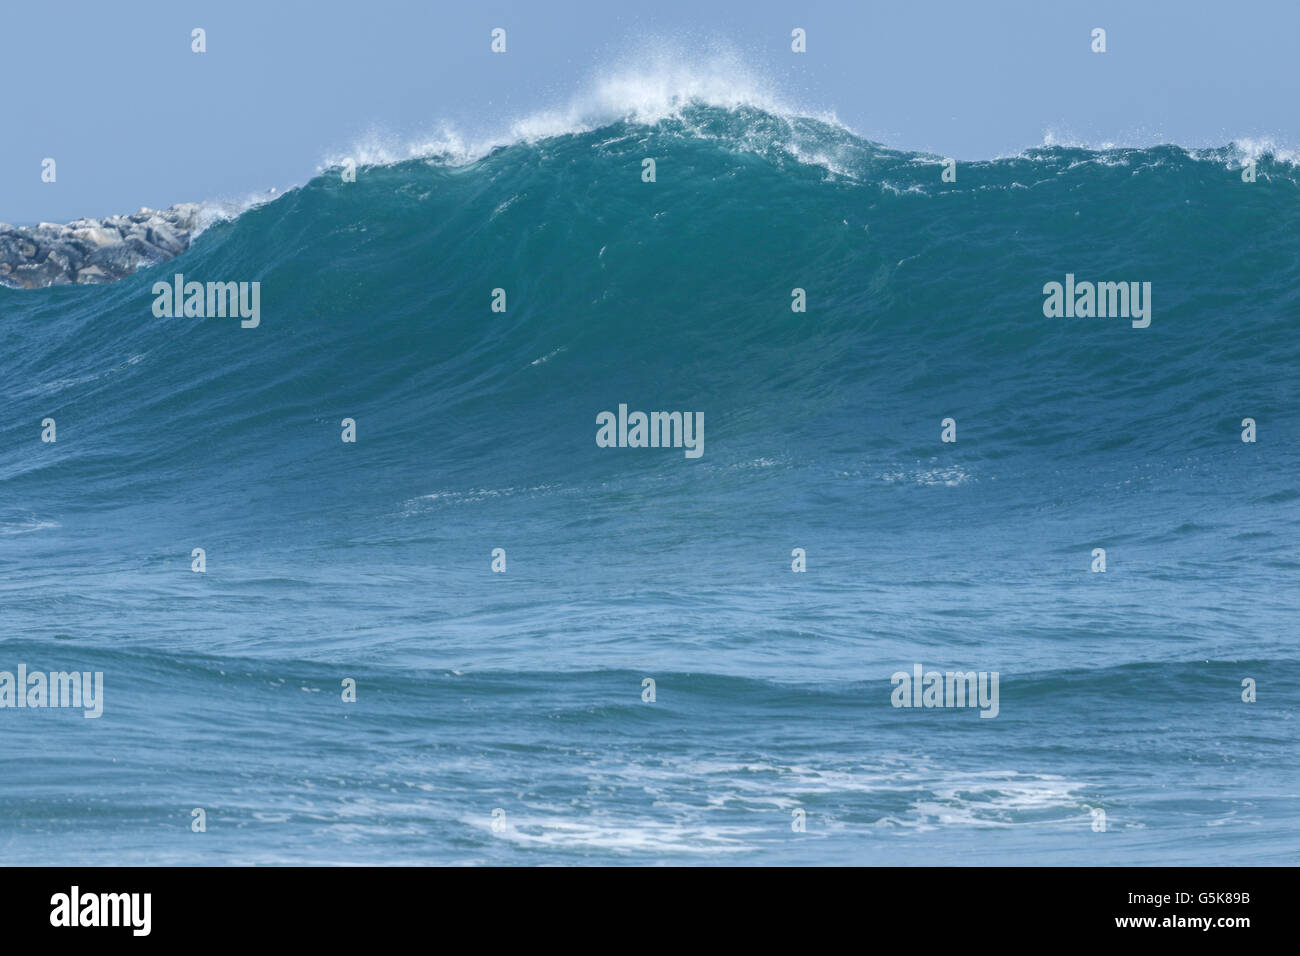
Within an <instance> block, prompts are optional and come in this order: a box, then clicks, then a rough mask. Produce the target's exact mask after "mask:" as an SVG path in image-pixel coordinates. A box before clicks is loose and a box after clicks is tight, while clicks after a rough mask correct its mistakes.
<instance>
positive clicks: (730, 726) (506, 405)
mask: <svg viewBox="0 0 1300 956" xmlns="http://www.w3.org/2000/svg"><path fill="white" fill-rule="evenodd" d="M647 157H651V158H654V159H655V160H656V181H655V182H653V183H647V182H643V181H642V169H643V166H642V160H643V159H644V158H647ZM1241 161H1242V157H1241V156H1240V155H1239V151H1238V150H1235V149H1234V148H1225V149H1224V150H1222V151H1210V152H1190V151H1187V150H1183V149H1180V148H1177V147H1173V146H1167V147H1158V148H1151V149H1128V150H1125V149H1116V150H1104V151H1094V150H1087V149H1081V148H1068V147H1051V148H1041V149H1035V150H1031V151H1028V152H1027V153H1025V154H1024V155H1022V156H1018V157H1014V158H1006V159H998V160H991V161H987V162H972V163H961V164H959V165H958V167H957V170H958V171H957V180H956V182H944V181H943V180H942V179H941V175H940V172H941V169H942V167H941V165H940V162H939V158H938V157H933V156H923V155H918V154H912V153H907V152H900V151H896V150H891V149H886V148H884V147H881V146H878V145H875V144H872V143H869V142H866V141H864V140H862V139H860V138H858V137H856V136H854V135H853V134H852V133H850V132H848V131H846V130H844V129H842V128H841V127H839V126H837V125H835V124H833V123H827V122H823V121H819V120H813V119H807V118H800V117H796V116H788V115H780V114H777V113H773V112H768V111H764V110H761V109H757V108H754V107H744V106H740V107H736V106H733V107H731V108H723V107H719V106H709V105H706V104H703V103H695V104H692V105H689V106H686V107H683V108H682V109H679V110H676V111H674V112H673V113H672V114H671V115H667V116H663V117H660V118H658V119H656V120H654V121H653V122H640V121H634V120H631V119H628V120H623V121H617V122H613V123H609V124H604V125H601V126H599V127H597V128H593V129H576V130H574V131H573V132H568V133H559V134H556V135H551V136H546V137H542V138H538V139H528V140H521V141H518V142H515V143H513V144H511V145H508V146H505V147H503V148H499V149H496V150H493V151H491V152H490V153H488V154H486V155H483V156H480V157H478V158H475V159H474V160H473V161H471V162H464V161H461V160H453V159H451V158H449V157H446V156H438V155H434V156H427V157H424V158H417V159H412V160H408V161H404V162H398V163H392V164H387V165H370V166H363V168H362V169H361V170H359V172H358V176H357V180H356V182H354V183H351V182H344V181H343V178H342V176H341V175H340V174H339V171H338V170H329V171H327V172H325V173H323V174H322V175H320V176H318V177H317V178H315V179H313V180H311V181H310V182H308V183H307V184H305V185H304V186H302V187H301V188H297V189H294V190H292V191H291V192H288V193H286V194H285V195H283V196H281V197H280V198H278V199H276V200H275V201H272V202H268V203H265V204H262V205H259V206H256V207H255V208H252V209H249V210H248V211H247V212H244V213H243V214H242V215H241V216H239V217H237V218H235V219H233V220H230V221H225V222H221V223H218V224H217V225H214V226H212V227H211V228H210V229H208V230H207V231H206V232H204V233H203V234H202V235H201V236H199V237H198V239H197V240H196V241H195V242H194V244H193V246H192V248H191V249H190V250H189V251H188V252H186V253H185V254H183V255H182V256H180V257H179V258H177V259H175V260H173V261H172V262H169V263H165V264H163V265H160V266H155V267H151V268H149V269H146V270H143V271H140V272H138V273H137V274H135V275H133V276H130V277H128V278H126V279H124V280H122V281H120V282H117V283H114V284H111V285H104V286H91V287H62V288H49V289H44V290H36V291H17V290H9V289H2V288H0V401H2V403H3V407H4V409H5V414H4V415H3V416H0V670H5V671H11V672H13V671H16V670H17V668H18V666H19V665H20V664H25V665H26V666H27V668H28V669H29V670H31V671H36V670H45V671H63V670H74V669H75V670H78V671H87V672H95V671H102V672H103V674H104V700H103V716H102V717H100V718H98V719H85V718H83V716H82V714H81V713H80V712H79V711H75V710H66V709H63V710H61V709H45V710H41V709H30V708H29V709H22V710H19V709H8V708H6V709H0V741H3V747H0V859H3V861H4V862H8V863H91V864H100V863H104V864H107V863H159V864H169V863H186V864H207V863H211V864H227V863H440V864H468V863H492V864H546V863H598V864H619V863H629V864H656V863H725V864H770V863H778V864H780V863H789V864H818V863H839V864H844V863H855V864H856V863H860V864H876V863H882V864H993V863H1004V864H1006V863H1009V864H1017V863H1032V864H1065V863H1073V864H1107V865H1111V864H1191V863H1196V864H1220V863H1226V864H1263V863H1271V864H1277V863H1294V862H1295V860H1296V859H1297V852H1298V851H1300V809H1298V808H1300V803H1298V802H1297V798H1300V773H1298V772H1297V769H1296V759H1295V758H1296V739H1297V731H1298V730H1300V724H1297V717H1296V714H1297V705H1298V704H1300V688H1298V687H1297V682H1298V681H1300V666H1298V664H1300V654H1298V653H1297V651H1296V633H1295V621H1296V616H1295V611H1296V601H1295V596H1296V591H1295V587H1294V581H1295V577H1296V575H1297V573H1298V572H1300V545H1297V531H1298V530H1300V476H1298V471H1300V455H1298V454H1297V450H1296V449H1297V441H1298V440H1300V429H1298V428H1297V426H1296V408H1297V398H1298V395H1297V376H1296V371H1297V369H1300V346H1298V345H1297V337H1296V334H1295V331H1296V327H1297V320H1298V319H1300V242H1298V240H1297V235H1298V234H1300V177H1298V176H1297V171H1296V169H1295V167H1293V166H1292V165H1289V164H1287V163H1285V162H1282V161H1280V160H1278V159H1276V158H1275V157H1273V156H1271V155H1263V156H1260V157H1258V163H1257V177H1258V178H1257V180H1256V181H1255V182H1254V183H1244V182H1243V181H1242V178H1241V175H1240V168H1241ZM177 272H181V273H184V275H185V276H186V277H187V278H189V279H195V280H199V281H259V282H260V283H261V324H260V325H259V327H258V328H256V329H245V328H241V326H240V322H239V320H238V319H231V318H207V319H198V318H157V317H155V316H154V314H153V312H152V306H153V302H154V295H153V292H152V291H151V290H152V287H153V285H154V283H155V282H158V281H166V282H170V281H171V280H172V278H173V276H174V275H175V274H176V273H177ZM1067 273H1069V274H1073V275H1077V276H1078V278H1079V279H1080V280H1081V281H1082V280H1092V281H1130V280H1131V281H1149V282H1151V283H1152V289H1153V292H1152V300H1151V304H1152V311H1151V314H1152V321H1151V324H1150V326H1149V327H1148V328H1145V329H1135V328H1133V327H1132V326H1131V324H1130V322H1129V321H1128V320H1126V319H1116V318H1104V319H1103V318H1047V317H1045V316H1044V313H1043V300H1044V296H1043V292H1042V289H1043V285H1044V284H1045V283H1047V282H1051V281H1063V279H1064V277H1065V275H1066V274H1067ZM498 288H500V289H504V290H505V291H506V296H507V308H506V311H505V312H494V311H493V310H492V308H491V303H492V296H493V290H494V289H498ZM796 288H799V289H803V290H804V291H805V294H806V301H807V311H806V312H794V311H792V308H791V302H792V290H793V289H796ZM620 404H627V405H628V406H629V407H630V408H632V409H643V410H647V411H648V410H682V411H687V410H689V411H700V412H703V415H704V420H705V425H706V428H705V433H704V454H703V455H702V456H701V457H700V458H698V459H691V458H688V457H687V456H685V455H684V454H683V452H682V451H681V450H679V449H658V448H656V449H651V448H601V447H597V444H596V442H595V437H596V431H597V428H596V415H597V414H598V413H599V412H601V411H605V410H615V409H617V408H618V406H619V405H620ZM47 417H48V418H53V419H55V420H56V422H57V441H56V442H55V443H52V444H51V443H43V442H41V440H40V435H41V422H42V421H43V420H44V419H46V418H47ZM1247 417H1249V418H1253V419H1254V420H1255V421H1256V422H1257V427H1258V441H1257V442H1255V443H1246V442H1243V441H1242V440H1241V432H1242V424H1241V423H1242V420H1243V419H1244V418H1247ZM344 418H352V419H354V420H355V422H356V431H357V441H356V442H355V443H344V442H343V441H341V440H340V435H341V422H342V420H343V419H344ZM945 418H952V419H954V420H955V422H956V429H957V441H956V442H955V443H945V442H942V441H941V440H940V435H941V422H942V421H943V420H944V419H945ZM195 548H203V549H204V550H205V553H206V561H207V564H206V571H205V572H204V573H201V574H200V573H194V572H193V571H192V570H191V560H192V559H191V553H192V550H193V549H195ZM495 548H502V549H504V550H505V552H506V555H507V569H506V571H505V573H494V572H493V571H492V569H491V563H492V552H493V549H495ZM795 548H802V549H804V550H805V551H806V555H807V571H806V572H805V573H793V572H792V570H791V566H792V551H793V549H795ZM1095 548H1104V549H1105V550H1106V555H1107V569H1106V572H1105V573H1092V572H1091V570H1090V568H1091V566H1092V562H1093V556H1092V554H1093V549H1095ZM916 664H921V665H923V667H924V668H925V669H926V670H930V669H934V670H939V671H949V670H960V671H970V670H974V671H983V672H997V673H998V674H999V675H1000V706H999V712H998V715H997V717H996V718H995V719H983V718H981V717H980V716H979V713H978V711H977V710H973V709H969V708H967V709H961V708H937V709H926V708H896V707H894V706H892V704H891V691H892V689H893V688H892V684H891V680H890V678H891V675H892V674H894V673H895V672H898V671H904V672H911V670H912V668H913V666H914V665H916ZM348 678H350V679H352V680H355V682H356V687H357V699H356V701H355V702H345V701H344V700H343V699H342V691H341V687H342V682H343V681H344V680H345V679H348ZM646 678H650V679H652V680H653V681H654V682H655V700H654V701H653V702H646V701H644V700H643V699H642V686H643V681H644V680H645V679H646ZM1246 679H1251V680H1253V681H1255V682H1256V684H1257V694H1258V699H1257V700H1256V701H1255V702H1253V703H1247V702H1244V701H1243V700H1242V693H1243V686H1242V682H1243V681H1244V680H1246ZM195 808H202V809H203V810H204V811H205V813H206V827H207V828H206V832H201V833H196V832H193V830H192V827H191V822H192V811H193V810H194V809H195ZM797 810H802V811H803V812H804V813H803V815H804V819H805V822H806V831H805V832H796V830H795V829H793V828H792V823H793V822H794V821H795V820H796V819H797V817H798V814H796V813H795V811H797ZM1096 810H1102V811H1104V814H1105V822H1106V828H1105V830H1104V831H1099V830H1098V829H1097V828H1096V821H1097V819H1098V815H1097V814H1095V813H1094V811H1096ZM494 811H504V813H496V814H495V815H494ZM494 823H496V827H497V828H495V829H494Z"/></svg>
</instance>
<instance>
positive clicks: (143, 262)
mask: <svg viewBox="0 0 1300 956" xmlns="http://www.w3.org/2000/svg"><path fill="white" fill-rule="evenodd" d="M198 221H199V204H198V203H180V204H178V205H175V206H172V207H171V208H170V209H161V210H160V209H149V208H142V209H141V210H140V211H139V212H137V213H132V214H131V215H129V216H111V217H109V218H107V219H78V220H77V221H76V222H70V223H68V224H67V225H65V226H60V225H57V224H55V223H49V222H43V223H41V224H40V225H37V226H10V225H7V224H5V223H2V222H0V285H6V286H9V287H10V288H14V289H40V288H44V287H45V286H50V285H74V284H82V285H84V284H90V283H97V282H116V281H117V280H118V279H121V278H122V277H123V276H127V275H130V274H131V273H132V272H135V270H136V269H139V268H142V267H144V266H151V265H154V264H156V263H159V262H166V261H167V260H168V259H171V258H173V257H174V256H178V255H180V254H181V253H182V252H184V251H185V250H186V249H188V248H189V246H190V238H191V237H192V236H193V235H194V231H195V229H196V228H197V226H198Z"/></svg>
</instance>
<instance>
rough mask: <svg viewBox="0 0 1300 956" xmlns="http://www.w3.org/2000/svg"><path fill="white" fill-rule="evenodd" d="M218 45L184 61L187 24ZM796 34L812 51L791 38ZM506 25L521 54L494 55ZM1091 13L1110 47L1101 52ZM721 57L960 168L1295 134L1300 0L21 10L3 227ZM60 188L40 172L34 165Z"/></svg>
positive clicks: (471, 121)
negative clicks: (1029, 156)
mask: <svg viewBox="0 0 1300 956" xmlns="http://www.w3.org/2000/svg"><path fill="white" fill-rule="evenodd" d="M196 26H197V27H203V28H204V29H206V31H207V41H208V52H207V53H205V54H202V55H196V54H193V53H191V51H190V31H191V29H192V28H193V27H196ZM796 26H797V27H802V28H804V29H805V30H806V31H807V35H808V52H807V53H806V54H803V55H796V54H794V53H792V52H791V51H790V31H791V29H792V28H794V27H796ZM493 27H504V28H505V29H506V30H507V37H508V52H507V53H506V54H505V55H493V54H492V53H491V52H490V51H489V43H490V31H491V30H492V28H493ZM1093 27H1103V28H1105V29H1106V31H1107V43H1108V48H1109V49H1108V52H1107V53H1105V54H1104V55H1097V54H1093V53H1092V52H1091V51H1090V49H1089V44H1090V33H1091V30H1092V28H1093ZM650 41H654V42H656V43H657V44H659V45H660V46H668V47H672V48H676V49H678V50H679V51H680V52H679V53H678V59H679V62H681V63H685V64H692V63H695V64H698V65H700V66H701V67H703V68H708V66H709V62H710V60H711V59H712V58H713V54H712V53H711V51H712V50H714V49H715V48H717V47H718V46H720V45H721V46H726V47H729V48H731V49H733V50H734V51H736V52H737V53H738V54H739V57H740V60H741V61H742V62H743V63H744V64H745V66H746V68H747V69H749V70H750V71H752V72H753V73H755V74H757V75H758V76H760V77H762V78H764V79H765V80H766V82H768V83H769V84H771V85H772V86H773V87H775V88H776V89H777V90H778V91H781V92H782V93H783V94H784V97H785V98H786V99H788V100H789V101H791V102H793V103H795V104H798V105H800V106H804V107H806V108H807V109H808V110H809V111H813V110H819V111H826V110H830V111H834V112H835V113H836V114H837V115H838V117H839V118H840V120H841V121H843V122H844V123H845V124H846V125H847V126H849V127H850V128H852V129H854V130H855V131H857V132H859V133H861V134H863V135H865V136H867V137H868V138H870V139H874V140H878V141H880V142H883V143H885V144H887V145H890V146H896V147H901V148H910V149H918V150H925V151H928V152H933V153H939V154H942V155H951V156H956V157H958V158H963V159H974V158H986V157H990V156H996V155H1005V154H1008V153H1014V152H1017V151H1019V150H1020V149H1022V148H1024V147H1027V146H1033V145H1038V144H1040V143H1041V142H1042V141H1043V136H1044V133H1045V132H1047V131H1049V130H1050V131H1054V132H1055V133H1056V134H1057V135H1058V136H1060V137H1062V138H1065V139H1069V140H1073V141H1079V142H1086V143H1103V142H1115V143H1120V144H1125V145H1148V144H1151V143H1155V142H1177V143H1180V144H1182V145H1187V146H1206V145H1223V144H1225V143H1226V142H1228V141H1229V140H1231V139H1233V138H1237V137H1254V138H1264V137H1268V138H1272V139H1273V140H1274V141H1275V142H1277V143H1278V144H1280V145H1285V146H1288V147H1294V146H1296V145H1298V144H1300V110H1297V103H1298V102H1300V96H1298V95H1297V94H1298V93H1300V70H1297V67H1296V63H1297V47H1300V2H1296V0H1266V2H1262V3H1261V2H1256V3H1250V4H1240V5H1232V4H1212V3H1209V2H1203V0H1177V2H1176V0H1093V2H1073V0H988V2H982V3H981V2H973V0H924V2H920V0H908V2H903V3H884V2H873V0H854V2H844V0H841V2H803V3H782V2H773V0H735V2H733V0H720V2H711V0H645V2H643V3H640V4H633V3H631V2H623V0H619V2H609V0H602V2H591V0H566V2H544V0H530V2H520V3H496V2H486V3H480V2H460V3H456V2H436V0H362V2H356V3H352V2H347V3H345V2H341V0H312V2H305V0H301V2H300V0H252V2H250V0H115V2H104V0H72V2H53V0H49V2H19V0H8V2H6V3H5V6H4V10H3V21H2V23H0V64H3V67H4V74H5V78H6V85H7V93H8V95H7V96H6V103H7V108H6V110H5V111H4V113H5V115H4V118H3V121H0V122H2V128H3V132H2V133H0V221H6V222H10V223H15V224H22V223H31V222H35V221H38V220H49V221H66V220H68V219H73V218H77V217H79V216H99V215H109V214H112V213H118V212H130V211H134V210H135V209H136V208H138V207H139V206H141V205H150V206H167V205H170V204H172V203H174V202H180V201H185V200H201V199H223V198H230V199H235V198H240V197H244V196H246V195H248V194H250V193H252V192H262V191H264V190H265V189H266V188H267V187H269V186H276V187H278V188H283V187H285V186H288V185H292V184H294V183H301V182H304V181H305V180H306V179H308V178H310V176H311V175H312V174H313V173H314V171H315V170H316V168H317V166H318V165H319V164H320V162H321V161H322V159H324V158H325V157H327V156H338V155H346V154H348V153H349V152H350V147H351V145H352V144H354V143H355V142H356V141H357V140H358V139H360V138H362V137H364V136H365V135H366V134H367V132H369V131H371V130H379V131H384V132H386V133H388V134H389V135H393V136H397V137H408V138H414V137H418V136H420V135H421V134H422V133H425V132H427V131H431V130H433V129H436V128H437V127H438V126H439V124H440V123H443V122H451V123H454V124H456V126H457V127H459V128H461V129H463V130H465V131H467V132H469V133H471V134H473V133H475V132H479V131H484V130H494V129H500V128H502V127H503V126H505V125H506V124H507V122H508V121H509V120H512V119H517V118H520V117H523V116H526V115H527V114H529V113H530V112H532V111H534V110H537V109H543V108H547V107H558V106H562V105H563V104H564V103H566V102H567V101H569V100H570V99H571V98H572V97H574V96H575V95H578V94H581V93H582V92H583V90H584V89H586V88H588V87H590V85H591V84H592V81H593V78H594V77H599V76H600V75H601V74H602V73H603V72H606V71H608V70H610V69H611V68H612V66H613V64H617V63H622V64H624V65H625V66H627V65H631V66H635V64H636V62H637V57H638V55H639V53H640V52H641V51H642V50H644V49H645V47H646V46H647V44H648V42H650ZM47 156H49V157H53V158H55V160H56V161H57V163H58V167H57V170H58V181H57V182H56V183H53V184H45V183H42V182H41V179H40V172H41V160H42V159H43V158H45V157H47Z"/></svg>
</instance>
